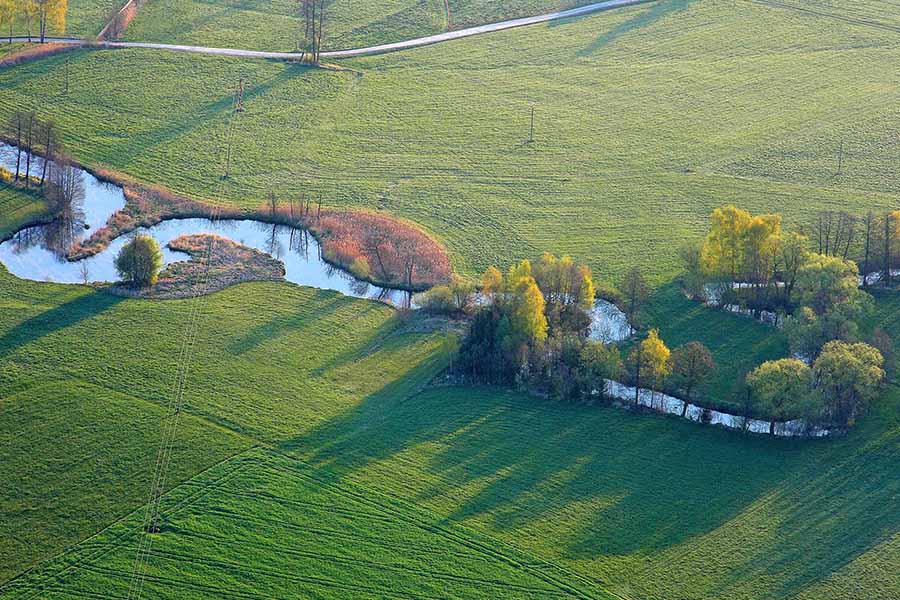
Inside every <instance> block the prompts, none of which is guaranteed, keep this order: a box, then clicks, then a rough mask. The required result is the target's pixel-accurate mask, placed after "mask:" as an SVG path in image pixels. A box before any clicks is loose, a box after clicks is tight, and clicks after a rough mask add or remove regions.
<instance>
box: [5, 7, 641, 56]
mask: <svg viewBox="0 0 900 600" xmlns="http://www.w3.org/2000/svg"><path fill="white" fill-rule="evenodd" d="M655 1H656V0H607V1H606V2H595V3H593V4H588V5H585V6H581V7H578V8H572V9H569V10H562V11H558V12H552V13H547V14H545V15H537V16H534V17H524V18H521V19H512V20H509V21H500V22H499V23H489V24H487V25H479V26H477V27H469V28H467V29H460V30H458V31H448V32H446V33H439V34H436V35H429V36H427V37H421V38H415V39H411V40H404V41H402V42H394V43H391V44H381V45H378V46H368V47H366V48H355V49H352V50H332V51H329V52H322V54H321V56H322V58H330V59H335V58H354V57H357V56H372V55H375V54H387V53H388V52H398V51H400V50H408V49H410V48H419V47H422V46H430V45H432V44H438V43H441V42H449V41H451V40H458V39H461V38H466V37H471V36H473V35H481V34H483V33H491V32H494V31H503V30H506V29H513V28H515V27H525V26H526V25H536V24H538V23H547V22H550V21H558V20H560V19H569V18H572V17H579V16H582V15H587V14H590V13H595V12H600V11H604V10H612V9H614V8H623V7H626V6H633V5H636V4H644V3H647V2H655ZM13 41H18V42H24V41H27V38H25V37H14V38H13ZM46 41H47V42H51V43H57V44H71V45H77V46H86V45H88V42H87V41H85V40H81V39H76V38H47V39H46ZM90 45H96V46H99V47H100V48H150V49H154V50H171V51H174V52H191V53H194V54H212V55H221V56H240V57H244V58H267V59H275V60H296V59H297V58H298V56H299V54H298V53H296V52H263V51H260V50H242V49H239V48H208V47H205V46H188V45H181V44H157V43H153V42H91V44H90Z"/></svg>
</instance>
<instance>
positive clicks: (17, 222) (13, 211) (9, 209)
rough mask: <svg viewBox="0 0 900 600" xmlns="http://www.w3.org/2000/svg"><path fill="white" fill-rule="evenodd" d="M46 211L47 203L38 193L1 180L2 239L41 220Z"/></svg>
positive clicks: (0, 216) (0, 230) (0, 236)
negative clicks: (15, 186)
mask: <svg viewBox="0 0 900 600" xmlns="http://www.w3.org/2000/svg"><path fill="white" fill-rule="evenodd" d="M46 212H47V203H46V202H45V201H44V199H43V198H41V197H40V196H39V195H38V194H35V193H33V192H30V191H26V190H21V189H18V188H14V187H13V186H12V185H9V184H6V183H3V182H2V181H0V239H2V238H3V237H5V236H7V235H10V234H12V233H14V232H16V231H18V230H19V229H21V228H22V226H24V225H27V224H28V223H31V222H34V221H36V220H39V219H40V218H41V217H43V216H45V215H46Z"/></svg>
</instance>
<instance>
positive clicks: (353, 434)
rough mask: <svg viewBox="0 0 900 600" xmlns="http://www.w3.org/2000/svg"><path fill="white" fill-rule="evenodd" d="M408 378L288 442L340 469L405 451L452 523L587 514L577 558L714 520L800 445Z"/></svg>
mask: <svg viewBox="0 0 900 600" xmlns="http://www.w3.org/2000/svg"><path fill="white" fill-rule="evenodd" d="M401 387H402V388H404V389H403V390H402V391H401V390H400V389H398V388H401ZM409 387H410V386H409V385H406V386H404V385H403V384H402V383H395V384H392V385H391V386H388V387H387V388H385V389H383V390H381V391H380V392H378V393H377V394H375V395H373V396H371V397H370V398H368V399H367V400H366V401H365V402H364V403H363V404H362V405H360V406H359V407H358V408H357V409H355V410H353V411H350V412H348V413H346V414H344V415H343V416H341V417H339V418H337V419H335V420H333V421H331V422H330V423H327V424H326V425H324V426H323V427H321V428H319V429H317V430H315V431H313V432H311V433H310V434H308V435H306V436H303V437H301V438H298V439H295V440H291V441H290V442H287V443H286V444H284V446H283V448H282V449H283V450H286V451H296V452H298V454H300V455H301V456H303V457H304V460H306V461H307V462H309V463H310V464H312V465H314V466H316V467H319V468H322V467H328V468H331V469H333V470H334V471H335V472H337V473H342V472H343V473H348V472H359V471H364V470H365V469H366V468H367V467H368V466H370V465H371V464H373V463H376V462H380V461H385V460H388V461H389V460H390V459H391V458H392V457H393V456H395V455H397V454H400V453H405V457H404V459H403V460H401V461H399V462H397V463H396V466H397V469H398V472H396V476H397V477H398V478H402V479H407V480H411V481H415V482H417V484H413V485H417V486H418V488H419V489H418V491H417V492H416V496H415V498H413V500H415V501H416V502H421V503H427V504H429V505H438V506H441V512H446V517H447V518H448V520H450V521H466V520H469V519H477V520H486V521H487V522H489V523H490V525H491V528H493V529H499V530H503V531H513V530H518V531H526V530H533V529H535V528H537V529H538V531H533V533H534V535H538V534H539V533H540V529H541V528H542V527H544V526H546V527H548V528H550V529H552V530H554V531H557V532H558V529H559V525H558V524H557V523H556V522H557V520H558V519H559V518H560V517H561V515H566V517H565V518H566V519H571V518H572V516H573V515H574V514H577V515H578V518H577V521H570V522H568V523H567V525H566V526H565V529H566V530H567V531H566V532H565V534H564V535H562V539H559V540H556V541H560V542H562V541H565V542H566V543H567V547H566V548H565V549H564V552H565V553H566V554H567V555H568V556H569V557H570V558H572V559H591V558H596V557H597V556H600V555H619V554H628V553H634V552H645V551H650V550H662V549H664V548H668V547H670V546H673V545H677V544H679V543H680V542H682V541H684V540H685V539H687V538H690V537H692V536H696V535H702V534H703V533H706V532H708V531H711V530H713V529H715V528H717V527H719V526H721V525H722V524H723V523H725V522H727V521H728V520H729V519H731V518H733V517H734V516H735V515H737V514H739V513H740V511H741V510H743V509H744V508H745V507H746V506H747V505H748V504H749V503H751V502H753V501H754V500H755V499H756V498H758V497H759V496H761V495H764V494H767V493H769V492H770V491H771V490H772V489H773V488H774V487H776V486H778V485H779V484H780V483H781V482H782V481H783V478H784V456H785V454H787V455H790V454H791V453H792V452H791V449H792V448H794V446H792V445H791V444H789V443H784V442H779V441H776V440H770V439H765V438H748V437H742V436H740V435H737V434H734V433H731V432H725V431H719V430H711V429H708V428H703V427H701V426H698V425H695V424H689V423H684V422H681V421H677V420H675V419H666V418H663V417H659V416H656V415H650V416H638V415H633V414H630V413H627V412H625V411H620V410H617V409H608V408H600V407H588V406H574V405H567V404H560V403H556V402H553V401H549V400H541V399H535V398H532V397H528V396H523V395H519V394H515V393H512V392H507V391H503V390H495V389H484V388H437V389H432V390H429V391H426V392H425V393H422V394H419V395H416V396H413V397H410V398H406V397H405V396H404V395H402V394H403V393H404V392H406V391H407V389H408V388H409ZM398 392H399V393H398ZM413 449H416V450H415V451H413ZM409 457H415V458H409ZM409 460H414V461H416V462H415V464H414V466H413V467H412V468H411V470H409V471H406V469H410V466H409V465H410V463H409V462H408V461H409ZM733 462H737V463H739V464H741V465H742V467H741V468H739V469H738V468H735V467H734V465H733ZM391 464H394V463H391ZM720 486H721V487H720ZM716 490H723V491H724V490H727V493H723V494H720V497H716V496H717V494H716ZM388 491H390V490H388ZM448 499H451V500H450V501H449V504H448ZM697 507H703V510H697Z"/></svg>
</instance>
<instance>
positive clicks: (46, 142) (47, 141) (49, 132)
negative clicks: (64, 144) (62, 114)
mask: <svg viewBox="0 0 900 600" xmlns="http://www.w3.org/2000/svg"><path fill="white" fill-rule="evenodd" d="M41 129H42V130H43V131H42V136H41V137H42V138H43V151H44V165H43V168H42V169H41V186H43V185H44V182H45V181H46V180H47V174H48V171H49V170H50V169H52V166H51V162H52V161H53V157H54V155H56V154H57V153H58V149H59V148H58V143H57V141H56V129H55V127H54V124H53V121H47V122H46V123H42V124H41Z"/></svg>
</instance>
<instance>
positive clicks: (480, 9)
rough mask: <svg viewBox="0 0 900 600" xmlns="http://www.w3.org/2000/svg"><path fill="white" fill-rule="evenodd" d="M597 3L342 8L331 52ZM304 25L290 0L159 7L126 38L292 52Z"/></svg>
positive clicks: (465, 1) (530, 0)
mask: <svg viewBox="0 0 900 600" xmlns="http://www.w3.org/2000/svg"><path fill="white" fill-rule="evenodd" d="M592 1H593V0H502V1H497V0H449V2H447V1H445V0H335V1H334V2H331V3H330V4H329V7H328V13H327V15H328V19H327V20H328V26H327V29H326V38H325V42H324V45H325V47H326V49H329V50H341V49H347V48H362V47H364V46H374V45H378V44H384V43H388V42H398V41H402V40H407V39H412V38H417V37H424V36H428V35H433V34H435V33H443V32H444V31H447V30H448V29H462V28H465V27H470V26H473V25H482V24H484V23H493V22H496V21H502V20H506V19H514V18H518V17H526V16H531V15H538V14H543V13H548V12H552V11H556V10H561V9H566V8H572V7H575V6H581V5H584V4H590V3H591V2H592ZM301 26H302V22H301V20H300V19H299V18H298V17H297V5H296V2H294V1H291V0H274V1H272V0H265V1H264V0H220V1H217V2H214V1H212V0H154V1H153V2H148V3H147V4H146V5H145V6H144V8H142V9H141V11H140V13H138V16H137V17H136V18H135V20H134V21H133V22H132V24H131V26H130V27H129V29H128V31H127V33H126V36H125V38H126V39H128V40H134V41H142V42H148V41H153V42H163V43H173V44H174V43H177V44H194V45H199V46H213V47H230V48H248V49H254V50H272V51H291V50H294V49H296V47H297V40H298V37H299V32H300V31H301Z"/></svg>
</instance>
